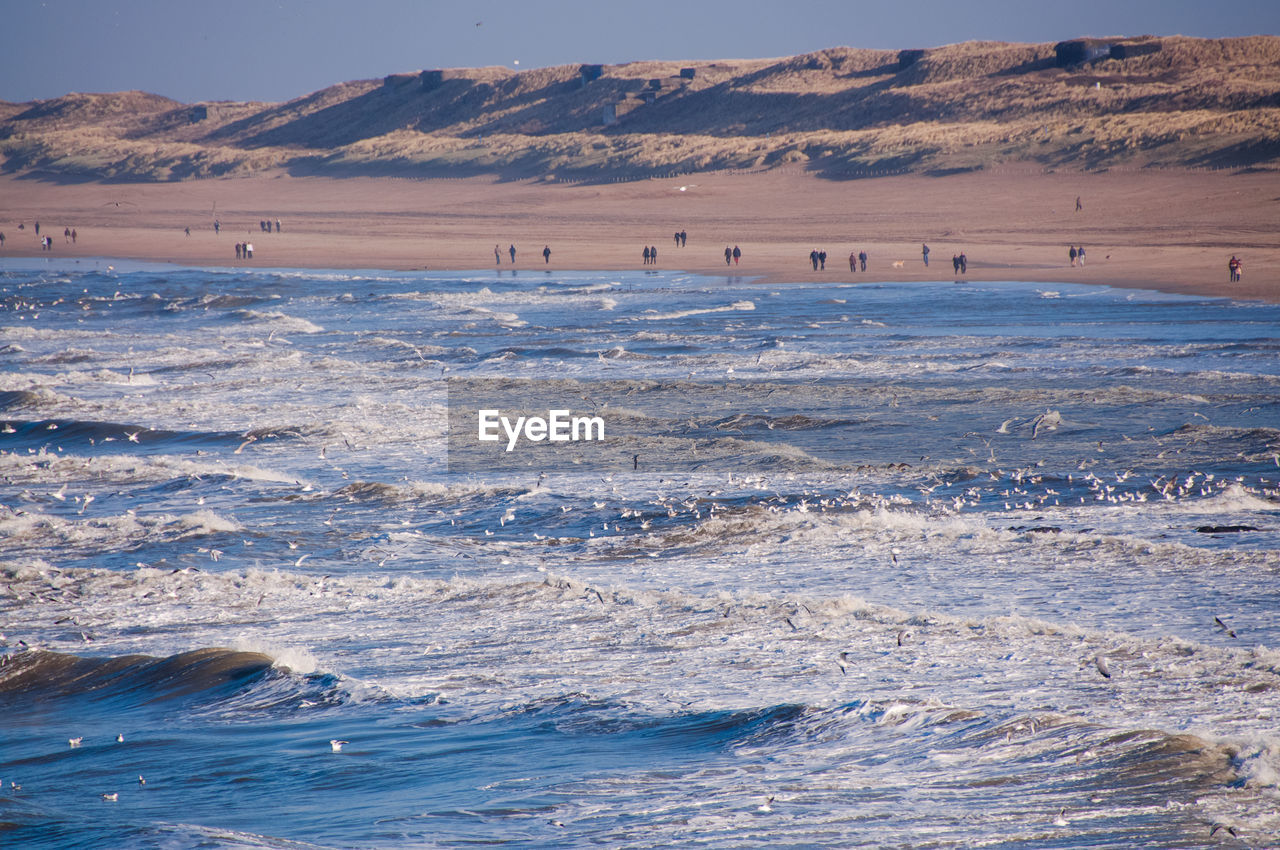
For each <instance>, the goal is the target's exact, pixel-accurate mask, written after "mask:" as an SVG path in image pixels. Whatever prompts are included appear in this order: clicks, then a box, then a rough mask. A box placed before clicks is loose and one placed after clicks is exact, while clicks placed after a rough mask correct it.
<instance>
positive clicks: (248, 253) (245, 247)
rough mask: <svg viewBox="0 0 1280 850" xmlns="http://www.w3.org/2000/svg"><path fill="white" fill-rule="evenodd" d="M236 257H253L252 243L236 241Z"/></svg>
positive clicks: (246, 258) (241, 258) (238, 258)
mask: <svg viewBox="0 0 1280 850" xmlns="http://www.w3.org/2000/svg"><path fill="white" fill-rule="evenodd" d="M236 259H237V260H252V259H253V243H252V242H237V243H236Z"/></svg>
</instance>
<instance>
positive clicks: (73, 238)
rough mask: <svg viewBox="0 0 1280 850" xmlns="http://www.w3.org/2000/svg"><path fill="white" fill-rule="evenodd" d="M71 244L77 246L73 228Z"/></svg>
mask: <svg viewBox="0 0 1280 850" xmlns="http://www.w3.org/2000/svg"><path fill="white" fill-rule="evenodd" d="M0 241H3V240H0ZM71 244H72V245H74V244H76V229H75V228H74V227H73V228H71Z"/></svg>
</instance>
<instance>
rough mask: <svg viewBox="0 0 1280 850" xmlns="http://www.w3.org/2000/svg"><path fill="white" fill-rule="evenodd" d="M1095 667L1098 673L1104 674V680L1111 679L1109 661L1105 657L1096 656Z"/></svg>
mask: <svg viewBox="0 0 1280 850" xmlns="http://www.w3.org/2000/svg"><path fill="white" fill-rule="evenodd" d="M1093 666H1095V667H1097V668H1098V672H1099V673H1101V674H1102V678H1104V679H1110V678H1111V669H1110V668H1109V667H1107V659H1106V658H1105V657H1104V656H1101V655H1098V656H1095V657H1094V659H1093Z"/></svg>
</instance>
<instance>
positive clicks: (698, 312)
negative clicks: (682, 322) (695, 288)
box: [636, 300, 756, 321]
mask: <svg viewBox="0 0 1280 850" xmlns="http://www.w3.org/2000/svg"><path fill="white" fill-rule="evenodd" d="M754 309H756V305H755V302H754V301H747V300H742V301H734V302H733V303H732V304H727V305H725V306H723V307H692V308H690V309H688V310H673V311H671V312H667V313H659V312H657V311H656V310H649V311H646V312H645V313H643V314H642V315H640V316H637V317H636V318H639V319H645V320H649V321H670V320H674V319H687V318H689V317H690V316H703V315H708V314H711V313H743V312H748V311H751V310H754Z"/></svg>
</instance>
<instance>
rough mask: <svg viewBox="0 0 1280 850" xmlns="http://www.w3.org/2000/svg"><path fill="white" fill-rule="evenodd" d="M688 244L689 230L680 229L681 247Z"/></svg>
mask: <svg viewBox="0 0 1280 850" xmlns="http://www.w3.org/2000/svg"><path fill="white" fill-rule="evenodd" d="M688 244H689V231H687V230H681V231H680V247H681V248H683V247H684V246H685V245H688Z"/></svg>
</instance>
